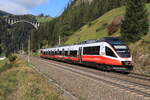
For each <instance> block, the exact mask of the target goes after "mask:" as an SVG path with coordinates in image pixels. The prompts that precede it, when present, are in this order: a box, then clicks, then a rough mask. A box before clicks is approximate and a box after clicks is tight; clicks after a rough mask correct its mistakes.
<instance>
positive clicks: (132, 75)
mask: <svg viewBox="0 0 150 100" xmlns="http://www.w3.org/2000/svg"><path fill="white" fill-rule="evenodd" d="M128 77H133V78H137V79H141V80H147V81H150V76H147V75H141V74H137V73H130V74H129V75H128Z"/></svg>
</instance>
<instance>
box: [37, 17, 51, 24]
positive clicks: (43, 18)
mask: <svg viewBox="0 0 150 100" xmlns="http://www.w3.org/2000/svg"><path fill="white" fill-rule="evenodd" d="M36 19H37V21H38V22H41V23H44V22H49V21H51V20H52V18H51V17H39V16H37V17H36Z"/></svg>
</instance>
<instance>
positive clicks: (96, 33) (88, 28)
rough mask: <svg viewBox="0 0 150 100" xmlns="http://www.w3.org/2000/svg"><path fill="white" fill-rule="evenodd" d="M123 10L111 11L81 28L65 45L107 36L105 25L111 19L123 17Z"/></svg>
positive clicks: (122, 8)
mask: <svg viewBox="0 0 150 100" xmlns="http://www.w3.org/2000/svg"><path fill="white" fill-rule="evenodd" d="M124 9H125V8H124V7H121V8H117V9H113V10H111V11H109V12H108V13H106V14H104V15H103V16H101V17H100V18H98V19H96V20H95V21H92V22H90V23H89V24H87V25H85V26H83V27H82V28H81V29H79V30H78V31H76V32H75V33H73V35H72V36H70V37H69V39H68V40H67V41H66V42H65V44H74V43H76V42H81V41H83V40H89V39H99V38H101V37H104V36H108V35H107V27H106V26H105V24H107V25H108V24H110V23H111V21H112V20H113V18H115V17H116V16H121V15H123V13H124ZM116 35H118V34H116Z"/></svg>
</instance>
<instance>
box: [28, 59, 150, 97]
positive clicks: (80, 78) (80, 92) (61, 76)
mask: <svg viewBox="0 0 150 100" xmlns="http://www.w3.org/2000/svg"><path fill="white" fill-rule="evenodd" d="M30 63H32V65H34V67H35V68H37V69H38V70H39V71H40V72H41V73H44V74H45V75H46V76H48V77H49V78H50V79H52V80H54V81H55V82H56V83H57V84H59V86H61V87H62V88H63V89H65V90H66V91H68V92H70V93H71V94H72V95H73V96H75V97H76V98H78V100H150V98H146V97H143V96H141V95H138V94H136V93H134V92H129V91H127V90H125V89H120V88H118V87H117V86H113V85H110V84H107V83H105V82H103V81H99V80H96V79H93V78H90V77H87V76H84V75H80V74H78V73H75V72H71V71H69V70H65V69H63V68H61V67H59V66H55V65H54V64H51V61H45V60H43V59H39V58H36V57H30Z"/></svg>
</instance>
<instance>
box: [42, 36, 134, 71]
mask: <svg viewBox="0 0 150 100" xmlns="http://www.w3.org/2000/svg"><path fill="white" fill-rule="evenodd" d="M40 57H42V58H49V59H57V60H62V61H68V62H72V63H80V64H88V65H91V66H93V65H94V66H95V67H99V68H101V69H105V70H116V71H127V72H130V71H131V70H132V69H133V65H132V55H131V53H130V50H129V48H128V46H127V45H126V44H125V43H124V42H122V41H120V40H119V39H118V38H115V37H105V38H103V39H101V40H88V41H84V42H82V43H79V44H76V45H68V46H60V47H54V48H46V49H41V54H40Z"/></svg>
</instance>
